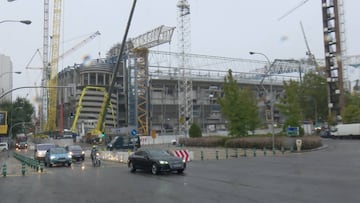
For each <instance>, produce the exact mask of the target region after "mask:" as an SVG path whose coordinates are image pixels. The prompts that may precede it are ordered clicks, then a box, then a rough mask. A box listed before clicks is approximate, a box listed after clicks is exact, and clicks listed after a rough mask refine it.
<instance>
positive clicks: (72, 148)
mask: <svg viewBox="0 0 360 203" xmlns="http://www.w3.org/2000/svg"><path fill="white" fill-rule="evenodd" d="M69 149H70V150H82V149H81V147H80V146H70V147H69Z"/></svg>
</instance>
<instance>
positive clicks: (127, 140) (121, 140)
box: [106, 135, 140, 151]
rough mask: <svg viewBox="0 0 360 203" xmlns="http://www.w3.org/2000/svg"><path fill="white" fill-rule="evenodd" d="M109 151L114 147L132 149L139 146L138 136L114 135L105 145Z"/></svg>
mask: <svg viewBox="0 0 360 203" xmlns="http://www.w3.org/2000/svg"><path fill="white" fill-rule="evenodd" d="M134 145H135V146H134ZM106 148H107V149H108V150H110V151H112V150H114V149H133V148H136V149H137V148H140V137H139V136H138V135H136V136H121V135H118V136H115V137H114V138H113V139H112V140H111V142H110V143H109V144H108V145H107V146H106Z"/></svg>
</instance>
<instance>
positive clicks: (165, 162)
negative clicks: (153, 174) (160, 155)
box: [159, 161, 169, 164]
mask: <svg viewBox="0 0 360 203" xmlns="http://www.w3.org/2000/svg"><path fill="white" fill-rule="evenodd" d="M159 163H160V164H169V162H167V161H159Z"/></svg>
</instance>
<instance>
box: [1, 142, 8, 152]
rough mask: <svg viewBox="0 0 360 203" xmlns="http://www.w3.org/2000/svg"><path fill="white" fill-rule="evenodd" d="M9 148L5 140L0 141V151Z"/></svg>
mask: <svg viewBox="0 0 360 203" xmlns="http://www.w3.org/2000/svg"><path fill="white" fill-rule="evenodd" d="M7 150H9V148H8V144H7V143H6V142H0V152H4V151H7Z"/></svg>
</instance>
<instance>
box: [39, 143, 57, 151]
mask: <svg viewBox="0 0 360 203" xmlns="http://www.w3.org/2000/svg"><path fill="white" fill-rule="evenodd" d="M52 147H55V145H53V144H42V145H38V146H37V149H38V150H48V149H50V148H52Z"/></svg>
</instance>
